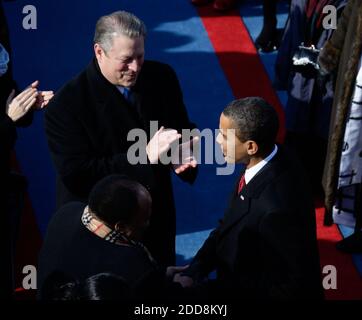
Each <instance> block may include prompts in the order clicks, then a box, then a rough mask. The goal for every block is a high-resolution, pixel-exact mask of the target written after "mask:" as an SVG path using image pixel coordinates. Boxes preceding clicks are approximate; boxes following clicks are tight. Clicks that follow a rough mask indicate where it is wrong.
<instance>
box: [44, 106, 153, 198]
mask: <svg viewBox="0 0 362 320" xmlns="http://www.w3.org/2000/svg"><path fill="white" fill-rule="evenodd" d="M45 130H46V134H47V139H48V145H49V149H50V152H51V156H52V158H53V161H54V163H55V166H56V168H57V172H58V174H59V176H60V178H61V179H62V181H63V183H64V185H65V186H66V187H67V188H68V189H69V190H70V191H71V192H72V193H74V194H75V195H77V196H79V197H86V196H87V195H88V194H89V192H90V190H91V188H92V187H93V186H94V184H95V183H96V182H97V181H99V180H100V179H102V178H103V177H105V176H107V175H109V174H115V173H119V174H126V175H128V176H130V177H132V178H134V179H136V180H137V181H139V182H140V183H142V184H143V185H145V186H146V187H147V188H148V189H151V188H152V187H153V172H152V168H151V165H150V164H145V165H141V164H140V165H130V164H129V163H128V160H127V154H126V153H118V154H114V155H109V156H104V155H99V154H97V151H96V150H92V148H91V142H90V141H89V136H90V134H88V133H87V132H85V129H84V128H83V127H82V125H81V122H80V120H79V117H78V116H77V115H75V114H72V112H71V110H68V108H67V106H65V105H61V104H57V103H55V102H53V103H52V104H51V105H49V107H48V108H47V110H46V112H45ZM91 134H94V133H91Z"/></svg>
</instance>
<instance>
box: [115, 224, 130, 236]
mask: <svg viewBox="0 0 362 320" xmlns="http://www.w3.org/2000/svg"><path fill="white" fill-rule="evenodd" d="M114 229H115V230H116V231H118V232H120V233H122V234H124V235H125V236H127V237H129V236H130V235H131V234H132V233H133V228H132V227H131V226H127V225H124V224H121V223H120V222H117V223H116V224H115V226H114Z"/></svg>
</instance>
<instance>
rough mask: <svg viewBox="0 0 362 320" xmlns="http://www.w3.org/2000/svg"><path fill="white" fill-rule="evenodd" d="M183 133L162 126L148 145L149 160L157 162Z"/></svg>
mask: <svg viewBox="0 0 362 320" xmlns="http://www.w3.org/2000/svg"><path fill="white" fill-rule="evenodd" d="M180 137H181V135H180V134H179V133H178V132H177V130H173V129H165V128H164V127H161V128H160V129H159V130H158V131H157V132H156V133H155V135H154V136H153V137H152V139H151V140H150V142H149V143H148V145H147V147H146V153H147V157H148V159H149V161H150V162H151V163H152V164H154V163H157V162H158V160H159V159H160V157H161V156H162V155H163V154H164V153H165V152H167V151H168V150H169V149H170V148H171V144H172V143H173V142H175V141H176V140H178V139H180Z"/></svg>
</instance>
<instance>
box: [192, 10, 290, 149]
mask: <svg viewBox="0 0 362 320" xmlns="http://www.w3.org/2000/svg"><path fill="white" fill-rule="evenodd" d="M198 12H199V15H200V17H201V19H202V22H203V24H204V26H205V29H206V31H207V33H208V35H209V38H210V41H211V43H212V45H213V47H214V49H215V53H216V55H217V57H218V59H219V62H220V65H221V68H222V69H223V70H224V73H225V76H226V78H227V80H228V82H229V84H230V87H231V89H232V92H233V94H234V96H235V98H237V99H238V98H243V97H248V96H260V97H263V98H264V99H265V100H267V101H268V102H269V103H271V104H272V105H273V106H274V107H275V108H276V110H277V112H278V115H279V121H280V130H279V134H278V141H279V142H282V141H283V139H284V135H285V125H284V112H283V108H282V106H281V104H280V101H279V98H278V96H277V95H276V93H275V91H274V89H273V88H272V84H271V82H270V79H269V77H268V75H267V73H266V71H265V69H264V66H263V63H262V62H261V60H260V58H259V55H258V53H257V51H256V49H255V46H254V44H253V41H252V39H251V38H250V35H249V32H248V30H247V28H246V27H245V25H244V22H243V21H242V19H241V18H240V13H239V11H237V10H233V11H230V12H227V13H223V14H222V15H220V14H219V13H217V12H215V10H213V9H212V6H211V5H210V6H206V7H200V8H199V9H198Z"/></svg>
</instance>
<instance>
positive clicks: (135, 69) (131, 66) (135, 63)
mask: <svg viewBox="0 0 362 320" xmlns="http://www.w3.org/2000/svg"><path fill="white" fill-rule="evenodd" d="M141 65H142V64H141V62H140V61H139V60H138V59H133V60H132V62H131V63H130V64H129V65H128V68H129V69H130V70H132V71H133V72H138V71H139V70H140V69H141Z"/></svg>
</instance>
